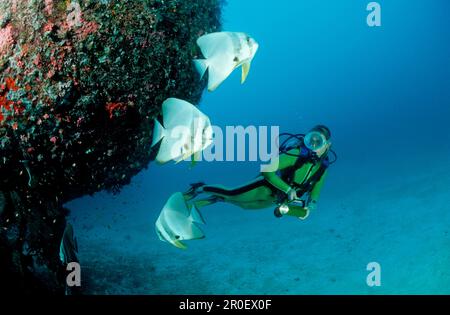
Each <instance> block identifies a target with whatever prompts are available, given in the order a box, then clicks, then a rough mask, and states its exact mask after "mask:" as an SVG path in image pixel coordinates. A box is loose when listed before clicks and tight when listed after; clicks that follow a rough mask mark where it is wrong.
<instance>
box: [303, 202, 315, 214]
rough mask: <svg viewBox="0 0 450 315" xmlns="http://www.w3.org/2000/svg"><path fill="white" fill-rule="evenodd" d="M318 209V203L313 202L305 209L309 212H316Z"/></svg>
mask: <svg viewBox="0 0 450 315" xmlns="http://www.w3.org/2000/svg"><path fill="white" fill-rule="evenodd" d="M316 208H317V203H316V202H315V201H311V202H310V203H308V205H307V206H306V207H305V209H306V210H308V212H309V211H315V210H316Z"/></svg>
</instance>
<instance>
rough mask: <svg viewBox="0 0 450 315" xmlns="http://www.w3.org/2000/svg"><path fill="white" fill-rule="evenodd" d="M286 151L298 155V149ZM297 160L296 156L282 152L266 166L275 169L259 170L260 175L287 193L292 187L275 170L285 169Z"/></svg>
mask: <svg viewBox="0 0 450 315" xmlns="http://www.w3.org/2000/svg"><path fill="white" fill-rule="evenodd" d="M288 153H290V154H293V155H298V154H299V150H298V149H294V150H291V151H289V152H288ZM296 161H297V157H296V156H292V155H288V154H282V155H280V156H279V157H277V158H275V159H274V160H273V161H272V163H271V164H270V165H268V166H267V169H268V170H273V169H275V171H267V172H265V171H264V170H263V171H262V172H261V174H262V176H264V178H265V179H266V180H267V181H268V182H269V183H270V184H271V185H272V186H274V187H275V188H276V189H278V190H281V191H282V192H284V193H286V194H287V193H289V191H290V190H291V189H292V188H291V186H289V184H288V183H286V182H285V181H284V180H283V179H281V177H280V176H278V175H277V171H280V170H283V169H286V168H288V167H291V166H294V165H295V162H296Z"/></svg>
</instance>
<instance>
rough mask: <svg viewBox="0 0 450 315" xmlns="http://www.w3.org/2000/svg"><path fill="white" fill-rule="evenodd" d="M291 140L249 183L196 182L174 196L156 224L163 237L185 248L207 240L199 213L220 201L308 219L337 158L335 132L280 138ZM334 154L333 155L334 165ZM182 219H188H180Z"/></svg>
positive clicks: (323, 128)
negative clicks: (187, 243)
mask: <svg viewBox="0 0 450 315" xmlns="http://www.w3.org/2000/svg"><path fill="white" fill-rule="evenodd" d="M286 136H287V139H285V140H284V141H283V142H282V143H281V145H280V146H279V147H280V154H279V156H278V157H277V158H276V159H274V160H272V163H271V164H270V165H269V166H267V168H265V169H267V171H264V169H263V171H262V172H261V174H260V175H259V176H258V177H257V178H255V179H254V180H253V181H251V182H250V183H248V184H246V185H243V186H240V187H237V188H227V187H224V186H220V185H206V184H204V183H196V184H192V185H191V188H190V189H189V190H188V191H186V192H185V193H183V194H181V193H177V194H174V195H172V197H171V198H170V199H169V201H168V202H167V203H166V206H165V207H164V209H163V211H162V212H161V215H160V217H159V219H158V221H157V223H156V231H157V234H158V236H159V237H160V239H161V240H162V241H167V242H169V243H171V244H172V245H174V246H176V247H179V248H186V246H185V245H184V244H183V243H181V242H180V241H181V240H192V239H199V238H203V237H204V235H203V233H202V232H201V230H200V229H199V228H198V226H197V225H195V224H194V223H204V220H203V218H202V217H201V214H200V213H199V211H198V209H201V208H203V207H205V206H208V205H211V204H215V203H217V202H227V203H231V204H234V205H236V206H239V207H240V208H243V209H264V208H268V207H271V206H274V205H275V206H276V207H275V211H274V214H275V216H276V217H278V218H280V217H283V216H285V215H288V216H293V217H297V218H299V219H302V220H305V219H306V218H307V217H308V216H309V214H310V213H311V211H314V210H315V209H316V207H317V202H318V199H319V195H320V191H321V190H322V187H323V184H324V181H325V178H326V176H327V173H328V167H329V166H330V165H331V164H333V163H334V162H336V160H337V156H336V153H335V152H334V151H333V150H332V149H331V132H330V129H329V128H328V127H326V126H324V125H318V126H315V127H314V128H312V129H311V130H310V131H309V132H308V133H307V134H306V135H303V134H281V135H280V138H281V137H286ZM330 153H331V154H333V155H334V159H333V160H332V161H330V158H329V154H330ZM275 167H276V168H275ZM274 169H276V170H275V171H272V170H274ZM175 214H176V215H175ZM182 217H184V218H185V219H188V220H184V221H180V220H179V219H180V218H182Z"/></svg>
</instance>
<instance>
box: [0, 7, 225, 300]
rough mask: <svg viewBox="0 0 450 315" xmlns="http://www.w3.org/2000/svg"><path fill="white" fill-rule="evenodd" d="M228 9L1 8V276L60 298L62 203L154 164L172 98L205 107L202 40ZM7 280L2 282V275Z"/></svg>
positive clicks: (114, 186)
mask: <svg viewBox="0 0 450 315" xmlns="http://www.w3.org/2000/svg"><path fill="white" fill-rule="evenodd" d="M220 9H221V0H189V1H187V0H42V1H37V0H2V1H0V229H1V230H0V257H1V258H0V259H1V260H0V268H1V270H0V274H1V276H2V279H9V280H10V282H11V283H10V286H13V287H14V289H17V290H20V291H27V290H28V291H30V292H32V291H33V290H36V289H42V288H45V289H46V290H48V291H59V292H60V291H61V289H62V287H61V281H60V279H58V275H57V274H58V269H59V268H60V266H59V262H58V246H59V241H60V238H61V235H62V232H63V230H64V226H65V216H66V214H67V212H66V210H64V209H63V207H62V204H63V203H65V202H67V201H69V200H71V199H73V198H76V197H79V196H82V195H85V194H92V193H94V192H97V191H100V190H104V189H106V190H109V191H113V192H116V191H118V190H119V189H120V187H121V186H123V185H125V184H127V183H129V181H130V179H131V178H132V176H134V175H135V174H137V173H138V172H139V171H140V170H142V169H143V168H145V167H147V165H148V164H149V162H150V161H151V148H150V144H151V136H152V128H153V123H152V120H153V118H155V117H156V116H157V115H159V113H160V105H161V103H162V102H163V101H164V100H165V99H166V98H167V97H178V98H182V99H186V100H188V101H190V102H193V103H197V102H198V101H199V99H200V97H201V94H202V92H203V89H204V86H205V82H204V81H202V82H200V81H199V77H198V75H197V73H196V72H195V69H194V68H193V65H192V59H193V58H196V57H199V54H200V52H199V50H198V47H197V46H196V44H195V41H196V39H197V38H198V37H199V36H201V35H202V34H204V33H209V32H213V31H217V30H219V28H220ZM3 275H4V276H3Z"/></svg>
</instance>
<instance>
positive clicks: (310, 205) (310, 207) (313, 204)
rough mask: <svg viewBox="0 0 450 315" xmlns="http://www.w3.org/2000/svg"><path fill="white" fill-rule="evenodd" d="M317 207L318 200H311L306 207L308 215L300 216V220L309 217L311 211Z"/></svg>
mask: <svg viewBox="0 0 450 315" xmlns="http://www.w3.org/2000/svg"><path fill="white" fill-rule="evenodd" d="M316 209H317V202H316V201H315V200H311V201H310V202H309V203H308V205H307V206H306V207H305V210H306V215H305V216H304V217H301V218H299V219H300V220H306V219H307V218H308V217H309V214H310V213H311V211H315V210H316Z"/></svg>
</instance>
